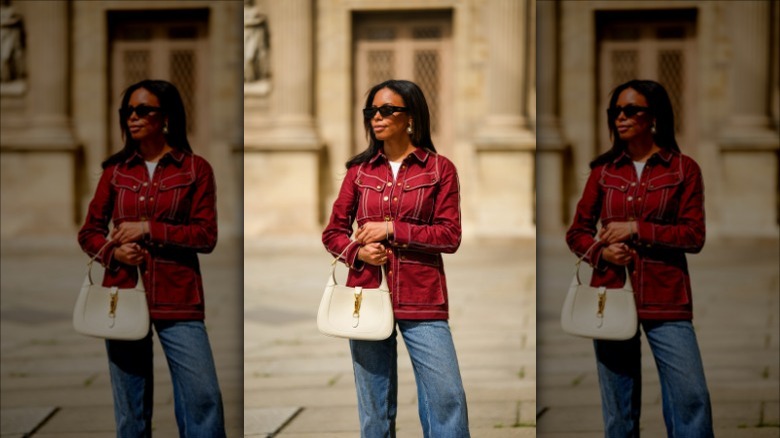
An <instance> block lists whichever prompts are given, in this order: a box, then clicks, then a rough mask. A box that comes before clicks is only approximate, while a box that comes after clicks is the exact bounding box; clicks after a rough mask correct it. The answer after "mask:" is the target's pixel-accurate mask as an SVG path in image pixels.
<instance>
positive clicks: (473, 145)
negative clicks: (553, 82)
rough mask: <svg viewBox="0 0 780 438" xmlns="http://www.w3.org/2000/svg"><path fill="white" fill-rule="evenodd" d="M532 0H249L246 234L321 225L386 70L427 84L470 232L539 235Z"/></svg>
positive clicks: (437, 137)
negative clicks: (366, 106)
mask: <svg viewBox="0 0 780 438" xmlns="http://www.w3.org/2000/svg"><path fill="white" fill-rule="evenodd" d="M535 8H536V2H535V1H533V0H393V1H388V0H285V1H272V0H247V1H246V2H245V13H244V26H245V28H244V36H245V51H244V61H245V74H244V78H245V81H246V82H245V87H244V94H245V98H244V151H245V154H244V233H245V236H246V237H247V238H253V237H258V236H268V235H294V234H315V233H319V232H320V231H321V229H322V226H323V223H324V222H325V221H326V220H327V218H328V215H329V213H330V207H331V205H332V202H333V199H334V197H335V194H336V193H337V191H338V189H339V187H340V185H341V182H342V179H343V176H344V175H345V173H346V169H345V168H344V163H345V162H346V161H347V160H348V159H349V158H350V157H351V156H353V155H355V154H356V153H358V152H360V151H362V150H363V149H365V147H366V145H367V142H366V140H365V134H364V132H363V131H362V119H361V114H360V111H359V110H360V108H362V107H363V104H364V101H365V95H366V93H367V91H368V89H369V88H370V87H371V86H372V85H373V84H376V83H379V82H381V81H383V80H385V79H390V78H395V79H410V80H413V81H415V82H417V83H418V84H420V85H421V87H422V89H423V91H424V92H425V94H426V98H427V100H428V102H429V104H430V107H431V113H432V119H433V122H432V123H433V137H434V142H435V145H436V148H437V150H438V151H439V152H441V153H442V154H444V155H446V156H448V157H449V158H451V159H452V160H453V162H454V163H455V164H456V166H457V167H458V171H459V175H460V183H461V200H462V202H461V209H462V216H463V229H464V234H466V235H479V236H533V235H534V233H535V224H534V208H535V207H534V205H535V197H534V190H535V187H534V174H535V166H534V153H535V135H534V129H533V126H534V122H535V121H534V118H535V107H536V104H535V71H536V69H535V64H534V59H535V49H534V48H535V34H536V32H535Z"/></svg>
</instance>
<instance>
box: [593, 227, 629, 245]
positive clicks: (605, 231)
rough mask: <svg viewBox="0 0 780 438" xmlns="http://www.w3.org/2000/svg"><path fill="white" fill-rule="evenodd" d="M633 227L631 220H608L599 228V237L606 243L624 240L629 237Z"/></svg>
mask: <svg viewBox="0 0 780 438" xmlns="http://www.w3.org/2000/svg"><path fill="white" fill-rule="evenodd" d="M633 229H634V224H633V222H610V223H608V224H607V225H606V226H605V227H604V228H602V229H601V230H599V239H600V240H602V241H604V242H606V243H607V244H608V245H611V244H613V243H618V242H625V241H626V240H629V239H630V238H631V235H632V234H633Z"/></svg>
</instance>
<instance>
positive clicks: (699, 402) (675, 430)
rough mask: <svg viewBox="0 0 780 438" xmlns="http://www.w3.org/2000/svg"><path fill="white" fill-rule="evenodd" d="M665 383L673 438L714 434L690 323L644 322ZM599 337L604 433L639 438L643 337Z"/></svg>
mask: <svg viewBox="0 0 780 438" xmlns="http://www.w3.org/2000/svg"><path fill="white" fill-rule="evenodd" d="M642 327H643V328H644V331H645V335H646V336H647V342H648V343H649V345H650V349H651V350H652V352H653V357H654V358H655V364H656V367H657V368H658V378H659V380H660V382H661V399H662V402H663V413H664V422H665V423H666V432H667V435H668V436H669V437H685V438H696V437H707V438H709V437H712V436H713V431H712V409H711V407H710V395H709V391H708V390H707V382H706V380H705V378H704V367H703V366H702V362H701V355H700V354H699V346H698V344H697V343H696V334H695V333H694V331H693V325H692V324H691V322H690V321H642ZM640 336H641V334H640V332H639V330H637V334H636V336H634V337H633V338H631V339H629V340H627V341H600V340H596V341H594V342H593V343H594V346H595V349H596V362H597V368H598V374H599V386H600V387H601V409H602V414H603V416H604V436H606V437H609V438H613V437H615V438H618V437H619V438H623V437H638V436H639V414H640V411H641V407H642V364H641V350H640V344H639V338H640Z"/></svg>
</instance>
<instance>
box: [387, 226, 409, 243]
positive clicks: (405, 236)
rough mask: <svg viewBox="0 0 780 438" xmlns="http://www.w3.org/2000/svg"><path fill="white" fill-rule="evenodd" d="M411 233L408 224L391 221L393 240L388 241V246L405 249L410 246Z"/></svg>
mask: <svg viewBox="0 0 780 438" xmlns="http://www.w3.org/2000/svg"><path fill="white" fill-rule="evenodd" d="M411 240H412V233H411V227H410V226H409V224H408V223H404V222H400V221H393V238H392V239H390V245H392V246H397V247H400V248H407V247H409V244H411V243H412V242H411Z"/></svg>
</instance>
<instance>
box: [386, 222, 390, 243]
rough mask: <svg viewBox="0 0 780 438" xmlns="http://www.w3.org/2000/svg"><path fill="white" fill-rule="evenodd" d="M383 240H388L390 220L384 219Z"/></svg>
mask: <svg viewBox="0 0 780 438" xmlns="http://www.w3.org/2000/svg"><path fill="white" fill-rule="evenodd" d="M385 240H390V221H385Z"/></svg>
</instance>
